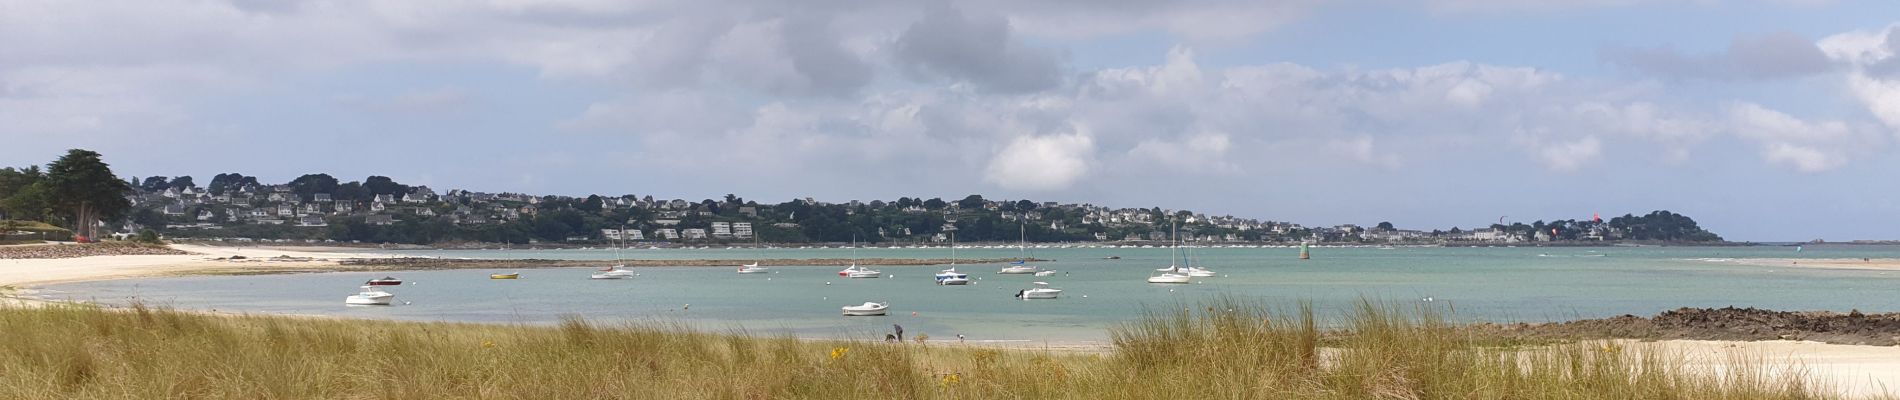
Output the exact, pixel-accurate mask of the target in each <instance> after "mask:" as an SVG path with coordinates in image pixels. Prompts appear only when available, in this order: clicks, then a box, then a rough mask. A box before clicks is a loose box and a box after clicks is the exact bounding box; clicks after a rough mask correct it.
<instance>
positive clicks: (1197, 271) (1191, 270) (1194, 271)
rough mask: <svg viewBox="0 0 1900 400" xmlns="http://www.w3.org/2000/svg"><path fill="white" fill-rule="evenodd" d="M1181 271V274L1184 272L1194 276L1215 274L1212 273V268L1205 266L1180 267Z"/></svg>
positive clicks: (1203, 276) (1204, 276)
mask: <svg viewBox="0 0 1900 400" xmlns="http://www.w3.org/2000/svg"><path fill="white" fill-rule="evenodd" d="M1181 273H1183V274H1186V275H1187V276H1194V277H1202V278H1206V277H1211V276H1215V275H1216V274H1215V273H1214V270H1211V269H1207V268H1201V267H1187V268H1182V269H1181Z"/></svg>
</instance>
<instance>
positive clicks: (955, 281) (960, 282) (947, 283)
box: [937, 278, 970, 286]
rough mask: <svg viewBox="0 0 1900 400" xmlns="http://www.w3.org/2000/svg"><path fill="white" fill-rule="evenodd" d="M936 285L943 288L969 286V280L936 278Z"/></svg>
mask: <svg viewBox="0 0 1900 400" xmlns="http://www.w3.org/2000/svg"><path fill="white" fill-rule="evenodd" d="M937 284H938V285H944V286H950V285H968V284H970V278H938V279H937Z"/></svg>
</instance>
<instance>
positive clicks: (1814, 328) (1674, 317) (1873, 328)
mask: <svg viewBox="0 0 1900 400" xmlns="http://www.w3.org/2000/svg"><path fill="white" fill-rule="evenodd" d="M1470 328H1471V329H1473V330H1476V331H1477V332H1480V333H1481V334H1487V335H1495V336H1498V337H1505V338H1522V339H1560V340H1577V339H1606V338H1608V339H1642V340H1670V339H1693V340H1739V341H1761V340H1805V341H1814V342H1823V343H1831V344H1853V345H1873V346H1894V345H1900V313H1880V314H1864V313H1861V312H1859V311H1850V312H1847V313H1837V312H1831V311H1774V310H1764V309H1758V308H1753V307H1750V308H1735V307H1724V308H1688V307H1684V308H1679V309H1675V310H1670V311H1664V312H1662V313H1660V314H1656V315H1655V316H1653V317H1647V318H1645V317H1639V316H1635V315H1627V314H1626V315H1621V316H1616V317H1610V318H1599V319H1585V320H1576V321H1565V322H1551V323H1540V324H1529V323H1515V324H1477V325H1472V326H1470Z"/></svg>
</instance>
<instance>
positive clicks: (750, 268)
mask: <svg viewBox="0 0 1900 400" xmlns="http://www.w3.org/2000/svg"><path fill="white" fill-rule="evenodd" d="M767 272H772V269H771V268H766V267H761V266H759V263H756V262H755V263H751V264H746V265H741V266H739V273H741V274H763V273H767Z"/></svg>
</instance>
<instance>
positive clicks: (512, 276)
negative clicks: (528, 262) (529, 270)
mask: <svg viewBox="0 0 1900 400" xmlns="http://www.w3.org/2000/svg"><path fill="white" fill-rule="evenodd" d="M488 279H521V274H490V275H488Z"/></svg>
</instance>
